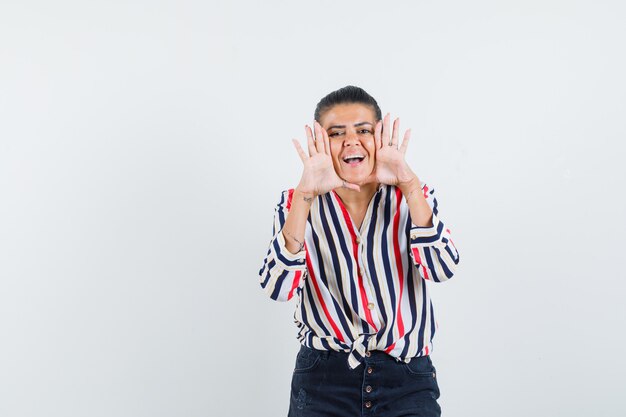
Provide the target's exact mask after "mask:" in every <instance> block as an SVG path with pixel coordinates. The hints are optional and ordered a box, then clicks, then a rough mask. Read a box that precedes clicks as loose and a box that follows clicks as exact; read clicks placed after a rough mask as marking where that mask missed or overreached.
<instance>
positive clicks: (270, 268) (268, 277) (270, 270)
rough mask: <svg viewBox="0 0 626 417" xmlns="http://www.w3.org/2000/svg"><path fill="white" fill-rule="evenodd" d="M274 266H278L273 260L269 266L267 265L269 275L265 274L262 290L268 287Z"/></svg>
mask: <svg viewBox="0 0 626 417" xmlns="http://www.w3.org/2000/svg"><path fill="white" fill-rule="evenodd" d="M274 265H276V262H275V261H274V260H273V259H272V260H271V261H270V263H269V264H267V274H265V278H264V279H263V282H262V283H261V288H265V287H266V286H267V281H268V280H269V279H270V277H271V276H272V268H274Z"/></svg>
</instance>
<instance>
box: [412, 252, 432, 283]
mask: <svg viewBox="0 0 626 417" xmlns="http://www.w3.org/2000/svg"><path fill="white" fill-rule="evenodd" d="M413 256H415V260H416V261H417V263H418V264H420V265H421V266H422V273H423V275H424V279H430V278H429V277H428V270H427V269H426V267H425V266H424V265H423V264H422V258H420V253H419V250H418V249H417V248H413Z"/></svg>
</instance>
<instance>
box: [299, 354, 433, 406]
mask: <svg viewBox="0 0 626 417" xmlns="http://www.w3.org/2000/svg"><path fill="white" fill-rule="evenodd" d="M368 355H369V356H366V357H365V359H364V361H363V363H362V364H361V365H360V366H358V367H357V368H356V369H350V367H349V366H348V354H347V353H343V352H335V351H323V350H316V349H311V348H308V347H306V346H304V345H302V346H301V348H300V351H299V352H298V356H297V358H296V366H295V369H294V371H293V378H292V381H291V398H290V402H289V417H313V416H316V417H317V416H319V417H322V416H323V417H357V416H361V417H365V416H367V417H370V416H384V417H400V416H402V417H415V416H420V417H439V416H440V415H441V408H440V407H439V404H438V403H437V399H438V398H439V386H438V384H437V372H436V370H435V367H434V366H433V363H432V361H431V359H430V356H428V355H427V356H422V357H418V358H412V359H411V360H410V361H409V363H405V362H402V361H397V360H396V359H395V358H393V357H392V356H389V355H388V354H386V353H385V352H382V351H372V352H369V353H368Z"/></svg>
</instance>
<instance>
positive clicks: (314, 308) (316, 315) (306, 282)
mask: <svg viewBox="0 0 626 417" xmlns="http://www.w3.org/2000/svg"><path fill="white" fill-rule="evenodd" d="M312 279H313V277H310V279H305V280H304V287H305V290H304V291H303V293H304V294H306V296H307V298H306V300H307V301H308V302H309V307H311V311H312V312H313V318H314V320H315V323H316V324H317V325H318V326H319V327H320V328H321V329H322V330H323V331H324V334H331V333H330V332H329V331H328V329H327V328H326V326H325V325H324V322H323V321H322V318H321V317H320V312H319V311H318V310H317V304H315V300H314V299H313V291H315V290H314V289H313V288H311V284H310V281H311V280H312ZM302 302H303V303H304V300H302Z"/></svg>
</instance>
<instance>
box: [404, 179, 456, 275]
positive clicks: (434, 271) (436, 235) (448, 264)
mask: <svg viewBox="0 0 626 417" xmlns="http://www.w3.org/2000/svg"><path fill="white" fill-rule="evenodd" d="M422 191H423V193H424V197H425V198H426V201H427V202H428V205H429V206H430V208H431V209H432V211H433V216H432V223H433V225H432V226H429V227H422V226H417V225H415V224H413V223H412V222H411V227H410V231H409V242H410V249H411V250H410V254H411V258H412V260H413V264H414V265H415V267H416V268H417V269H418V271H419V273H420V275H422V277H423V278H424V279H427V280H431V281H434V282H443V281H447V280H448V279H450V278H452V276H453V275H454V273H455V271H456V267H457V265H458V263H459V253H458V251H457V249H456V246H455V245H454V242H453V241H452V237H451V234H450V229H448V228H447V227H446V226H445V225H444V223H443V221H442V220H441V219H440V218H439V204H438V201H437V199H436V198H435V190H434V189H429V188H428V186H427V185H426V184H423V186H422Z"/></svg>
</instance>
